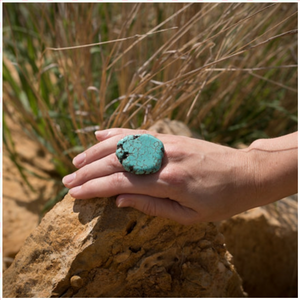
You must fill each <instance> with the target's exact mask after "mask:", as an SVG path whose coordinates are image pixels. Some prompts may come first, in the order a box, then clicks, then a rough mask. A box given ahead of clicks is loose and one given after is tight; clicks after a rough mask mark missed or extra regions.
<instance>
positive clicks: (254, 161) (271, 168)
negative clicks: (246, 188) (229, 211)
mask: <svg viewBox="0 0 300 300" xmlns="http://www.w3.org/2000/svg"><path fill="white" fill-rule="evenodd" d="M246 153H247V155H248V159H249V163H250V164H251V165H252V166H253V167H252V172H253V174H252V175H253V176H252V178H253V185H254V189H255V197H254V199H253V204H254V206H260V205H266V204H268V203H271V202H274V201H277V200H280V199H282V198H284V197H286V196H289V195H291V194H294V193H296V192H297V173H298V171H297V165H298V163H297V162H298V147H297V134H291V135H287V136H284V137H281V138H275V139H259V140H256V141H254V142H253V143H252V144H251V145H250V146H249V147H248V148H247V149H246Z"/></svg>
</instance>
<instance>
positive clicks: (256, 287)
mask: <svg viewBox="0 0 300 300" xmlns="http://www.w3.org/2000/svg"><path fill="white" fill-rule="evenodd" d="M219 229H220V231H221V232H222V233H223V234H224V236H225V240H226V246H227V248H228V250H229V251H230V253H231V254H232V255H233V258H234V259H233V263H234V265H235V267H236V268H237V271H238V273H239V275H240V276H241V277H242V279H243V287H244V289H245V291H246V292H247V294H248V295H249V297H297V290H298V274H297V266H298V263H297V262H298V261H297V258H298V250H297V249H298V246H297V245H298V203H297V201H295V199H292V198H291V197H288V198H284V199H282V200H280V201H277V202H276V203H272V204H269V205H266V206H263V207H258V208H254V209H251V210H249V211H247V212H244V213H241V214H238V215H236V216H234V217H232V218H230V219H229V220H226V221H223V222H221V223H220V228H219Z"/></svg>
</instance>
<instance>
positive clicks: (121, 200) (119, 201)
mask: <svg viewBox="0 0 300 300" xmlns="http://www.w3.org/2000/svg"><path fill="white" fill-rule="evenodd" d="M123 202H124V199H123V198H118V199H117V203H116V204H117V206H118V207H123V206H122V204H123Z"/></svg>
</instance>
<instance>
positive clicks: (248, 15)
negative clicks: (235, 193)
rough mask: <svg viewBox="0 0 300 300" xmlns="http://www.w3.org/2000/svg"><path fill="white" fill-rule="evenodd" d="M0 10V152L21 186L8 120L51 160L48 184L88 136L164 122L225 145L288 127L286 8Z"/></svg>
mask: <svg viewBox="0 0 300 300" xmlns="http://www.w3.org/2000/svg"><path fill="white" fill-rule="evenodd" d="M3 13H4V20H3V21H4V22H3V91H4V95H3V114H4V116H3V120H4V124H3V130H4V144H5V147H6V149H7V150H8V152H9V155H10V158H11V160H12V161H13V162H14V163H15V165H16V166H17V167H18V169H19V171H20V174H22V176H23V179H24V181H25V182H26V176H27V172H28V170H26V168H25V167H24V166H23V164H22V160H21V159H20V156H21V153H18V152H17V150H16V149H15V147H14V137H13V136H12V134H11V132H10V128H9V126H8V122H7V120H8V119H10V120H12V121H13V122H17V123H19V124H21V126H22V128H23V130H24V134H26V135H28V136H29V137H30V138H31V139H33V140H35V141H36V143H39V144H40V145H41V147H42V149H43V151H44V152H46V153H50V154H51V157H52V162H53V165H54V167H55V174H52V175H53V176H52V177H53V178H54V180H57V182H58V184H60V179H61V178H62V176H64V175H66V174H67V173H69V172H72V171H74V167H73V165H72V163H71V160H72V158H73V157H74V156H75V155H76V154H78V153H79V152H81V151H82V150H84V149H86V148H88V147H89V146H91V145H92V144H94V143H95V138H94V131H95V130H97V129H105V128H110V127H130V128H147V127H149V126H150V125H152V124H153V123H154V122H155V121H157V120H159V119H162V118H170V119H175V120H180V121H183V122H184V123H186V124H187V125H188V126H189V127H190V128H191V129H192V130H193V131H195V132H197V133H198V134H199V135H201V136H202V138H204V139H205V140H209V141H212V142H216V143H222V144H227V145H230V146H235V145H236V144H237V143H240V142H242V143H245V144H248V143H250V142H252V141H253V140H254V139H257V138H267V137H274V136H278V135H283V134H286V133H288V132H292V131H294V130H296V129H297V46H298V45H297V33H298V31H297V4H296V3H199V4H198V3H191V4H187V3H185V4H184V3H169V4H167V3H40V4H30V3H20V4H13V3H4V4H3ZM62 191H63V192H65V190H63V189H62Z"/></svg>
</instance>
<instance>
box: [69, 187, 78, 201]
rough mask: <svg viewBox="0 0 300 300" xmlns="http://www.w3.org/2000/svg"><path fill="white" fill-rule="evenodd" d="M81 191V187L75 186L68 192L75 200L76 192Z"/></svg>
mask: <svg viewBox="0 0 300 300" xmlns="http://www.w3.org/2000/svg"><path fill="white" fill-rule="evenodd" d="M80 190H81V185H80V186H75V187H73V188H72V189H70V190H69V193H70V195H71V196H72V197H74V198H76V194H78V192H80Z"/></svg>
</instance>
